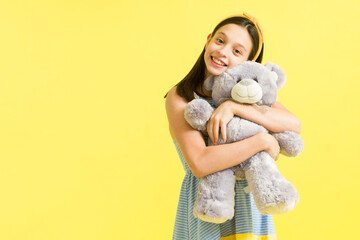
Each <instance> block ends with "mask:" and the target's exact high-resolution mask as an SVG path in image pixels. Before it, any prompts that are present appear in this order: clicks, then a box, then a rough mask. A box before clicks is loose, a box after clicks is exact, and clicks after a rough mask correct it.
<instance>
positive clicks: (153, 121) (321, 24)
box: [0, 0, 360, 240]
mask: <svg viewBox="0 0 360 240" xmlns="http://www.w3.org/2000/svg"><path fill="white" fill-rule="evenodd" d="M359 10H360V2H359V1H357V0H345V1H339V0H333V1H325V0H320V1H314V0H304V1H295V0H290V1H289V0H275V1H265V0H261V1H238V0H236V1H235V0H224V1H214V0H203V1H193V0H191V1H190V0H187V1H186V0H181V1H180V0H174V1H169V0H164V1H161V0H154V1H145V0H143V1H140V0H134V1H123V0H120V1H115V0H101V1H100V0H98V1H94V0H86V1H85V0H71V1H70V0H53V1H48V0H33V1H26V0H14V1H7V0H1V1H0V34H1V37H0V194H1V197H0V239H4V240H60V239H61V240H79V239H81V240H82V239H84V240H95V239H96V240H104V239H126V240H128V239H129V240H143V239H146V240H150V239H156V240H161V239H164V240H166V239H171V236H172V231H173V226H174V221H175V214H176V207H177V202H178V197H179V193H180V186H181V182H182V179H183V177H184V171H183V169H182V166H181V163H180V160H179V158H178V156H177V153H176V151H175V147H174V146H173V143H172V141H171V138H170V135H169V132H168V123H167V118H166V113H165V107H164V99H163V98H162V97H163V95H164V94H165V93H166V92H167V90H168V89H169V88H171V87H172V86H173V85H175V84H176V83H177V82H178V81H180V80H181V79H182V78H183V77H184V76H185V75H186V74H187V73H188V72H189V70H190V68H191V67H192V66H193V64H194V63H195V60H196V59H197V57H198V56H199V54H200V52H201V50H202V48H203V46H204V44H205V41H206V36H207V35H208V34H209V33H210V32H211V31H212V29H213V28H214V27H215V25H216V24H217V23H218V22H219V21H220V20H222V19H223V18H225V17H226V16H228V15H232V14H236V13H242V12H243V11H245V12H248V13H250V14H251V15H253V16H255V17H257V18H258V20H259V21H260V23H261V25H262V27H263V29H264V31H265V54H264V63H266V62H267V61H272V62H275V63H277V64H279V65H280V66H281V67H282V68H283V69H284V71H285V73H286V74H287V77H288V82H287V84H286V85H285V87H284V88H283V89H282V90H281V91H280V95H279V101H280V102H281V103H282V104H283V105H285V106H286V107H287V108H288V109H289V110H290V111H292V112H293V113H294V114H295V115H296V116H297V117H298V118H299V119H300V120H301V122H302V133H301V136H302V137H303V139H304V140H305V151H304V152H303V154H302V155H300V156H299V157H297V158H295V159H291V158H286V157H284V156H281V157H280V159H279V160H278V161H277V164H278V167H279V168H280V170H281V172H282V174H283V175H284V176H285V177H286V178H288V179H289V180H290V181H291V182H292V183H293V184H294V185H295V186H296V188H297V189H298V191H299V193H300V198H301V201H300V203H299V205H298V206H297V207H296V208H295V209H294V210H293V211H291V212H289V213H287V214H285V215H280V216H275V228H276V232H277V235H278V239H280V240H303V239H309V240H310V239H311V240H318V239H326V240H332V239H334V240H335V239H349V238H351V239H356V238H357V237H358V236H359V233H358V216H359V214H360V210H359V202H360V194H359V193H358V192H359V187H360V178H359V176H360V174H359V170H360V158H359V144H360V143H359V140H358V139H359V135H360V127H359V122H360V106H359V103H360V101H359V97H360V96H359V90H360V81H359V80H360V67H359V66H360V58H359V54H360V44H359V38H360V30H359V29H360V28H359V24H360V18H359V14H358V12H359Z"/></svg>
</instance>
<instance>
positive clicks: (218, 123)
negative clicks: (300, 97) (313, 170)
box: [207, 101, 301, 144]
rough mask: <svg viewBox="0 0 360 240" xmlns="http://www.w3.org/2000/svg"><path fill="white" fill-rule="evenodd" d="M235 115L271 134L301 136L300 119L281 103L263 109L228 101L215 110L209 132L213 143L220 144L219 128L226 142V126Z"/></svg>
mask: <svg viewBox="0 0 360 240" xmlns="http://www.w3.org/2000/svg"><path fill="white" fill-rule="evenodd" d="M234 115H237V116H239V117H242V118H245V119H247V120H249V121H252V122H255V123H257V124H259V125H261V126H263V127H265V128H266V129H267V130H269V131H271V132H283V131H293V132H296V133H299V134H300V132H301V123H300V121H299V119H298V118H296V117H295V116H294V115H293V114H292V113H291V112H290V111H289V110H287V109H286V108H285V107H284V106H283V105H281V104H280V103H279V102H276V103H275V104H274V105H273V106H272V107H271V108H261V107H258V106H256V105H249V104H241V103H237V102H234V101H226V102H224V103H222V104H221V105H220V106H219V107H218V108H217V109H215V111H214V112H213V114H212V116H211V118H210V120H209V123H208V126H207V130H208V133H209V137H210V139H211V141H213V142H214V143H215V144H216V143H217V142H218V138H219V128H220V129H221V133H222V136H224V140H225V141H226V125H227V123H228V122H229V121H230V120H231V119H232V118H233V116H234Z"/></svg>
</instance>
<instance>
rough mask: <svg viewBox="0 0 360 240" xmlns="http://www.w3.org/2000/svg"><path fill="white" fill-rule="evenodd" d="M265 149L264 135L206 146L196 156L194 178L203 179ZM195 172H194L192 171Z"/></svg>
mask: <svg viewBox="0 0 360 240" xmlns="http://www.w3.org/2000/svg"><path fill="white" fill-rule="evenodd" d="M266 148H267V146H266V141H264V133H259V134H256V135H254V136H252V137H249V138H247V139H244V140H242V141H239V142H233V143H227V144H222V145H215V146H208V147H206V148H204V150H203V151H202V152H201V153H200V154H199V155H198V156H197V159H196V161H193V162H194V163H195V162H196V166H194V167H193V173H194V175H195V177H198V178H200V177H204V176H206V175H208V174H211V173H214V172H218V171H221V170H224V169H227V168H230V167H233V166H235V165H238V164H239V163H241V162H243V161H245V160H247V159H249V158H250V157H252V156H253V155H255V154H256V153H258V152H260V151H263V150H265V149H266ZM194 170H196V171H194Z"/></svg>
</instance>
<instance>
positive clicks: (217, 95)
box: [184, 61, 304, 223]
mask: <svg viewBox="0 0 360 240" xmlns="http://www.w3.org/2000/svg"><path fill="white" fill-rule="evenodd" d="M285 82H286V76H285V74H284V72H283V70H282V69H281V68H280V67H279V66H277V65H276V64H274V63H271V62H269V63H267V64H266V65H265V66H263V65H262V64H260V63H257V62H251V61H246V62H243V63H241V64H239V65H237V66H235V67H233V68H232V69H228V70H226V71H225V72H223V73H222V74H220V75H218V76H210V77H209V78H207V79H206V80H205V82H204V86H205V88H206V89H207V90H208V91H212V99H213V102H214V105H215V107H218V106H219V105H220V104H221V103H223V102H224V101H226V100H233V101H236V102H239V103H246V104H256V105H258V106H259V107H265V108H266V107H271V106H272V105H273V104H274V103H275V102H276V100H277V91H278V89H280V88H282V87H283V86H284V84H285ZM213 111H214V108H213V107H212V106H211V105H210V104H209V103H208V102H207V101H205V100H203V99H194V100H192V101H191V102H189V103H188V104H187V106H186V108H185V113H184V116H185V119H186V121H187V122H188V123H189V124H190V125H191V126H192V127H193V128H194V129H197V130H199V131H201V132H202V133H203V134H205V135H206V134H207V133H206V124H207V122H208V120H209V119H210V117H211V115H212V112H213ZM260 132H269V131H268V130H266V129H265V128H264V127H262V126H260V125H258V124H256V123H254V122H251V121H248V120H246V119H243V118H240V117H238V116H234V118H233V119H232V120H231V121H230V122H229V123H228V124H227V127H226V133H227V136H228V137H227V138H228V139H227V143H231V142H235V141H240V140H243V139H245V138H248V137H251V136H253V135H255V134H257V133H260ZM270 134H272V135H273V136H274V137H275V138H276V139H277V140H278V142H279V145H280V149H281V150H280V152H281V153H282V154H284V155H286V156H293V157H294V156H297V155H299V154H300V153H301V152H302V151H303V148H304V142H303V140H302V138H301V137H300V136H299V135H298V134H297V133H295V132H290V131H286V132H282V133H272V132H270ZM219 144H224V142H223V140H222V137H221V133H220V136H219ZM209 145H213V144H212V142H211V141H210V140H209ZM236 179H246V180H247V181H248V187H247V188H245V189H244V190H245V191H246V192H247V193H248V192H252V194H253V197H254V200H255V203H256V206H257V208H258V210H259V211H260V212H261V213H262V214H283V213H286V212H288V211H290V210H292V209H293V208H294V207H295V205H296V204H297V203H298V202H299V195H298V192H297V191H296V189H295V187H294V186H293V185H292V184H291V183H290V182H289V181H288V180H286V179H285V178H284V177H283V176H282V175H281V174H280V172H279V170H278V169H277V167H276V164H275V161H274V159H273V158H272V157H271V156H270V155H269V154H268V153H267V152H265V151H261V152H259V153H257V154H255V155H254V156H252V157H251V158H249V159H248V160H246V161H244V162H242V163H241V164H239V165H238V166H235V167H232V168H230V169H225V170H223V171H219V172H216V173H213V174H210V175H208V176H205V177H203V178H201V179H200V182H199V188H198V195H197V199H196V202H195V206H194V211H193V212H194V216H195V217H198V218H200V219H201V220H203V221H207V222H214V223H222V222H225V221H226V220H228V219H231V218H232V217H233V216H234V195H235V189H234V188H235V180H236Z"/></svg>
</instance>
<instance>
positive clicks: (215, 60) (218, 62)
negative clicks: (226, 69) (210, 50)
mask: <svg viewBox="0 0 360 240" xmlns="http://www.w3.org/2000/svg"><path fill="white" fill-rule="evenodd" d="M212 59H213V61H214V62H216V63H217V64H219V65H221V66H225V64H223V63H222V62H220V61H218V60H217V59H215V58H212Z"/></svg>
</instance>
